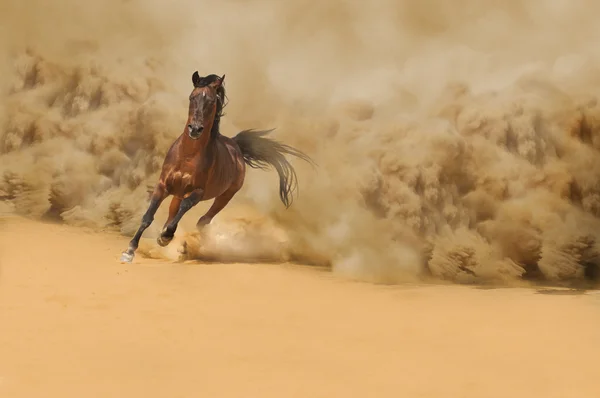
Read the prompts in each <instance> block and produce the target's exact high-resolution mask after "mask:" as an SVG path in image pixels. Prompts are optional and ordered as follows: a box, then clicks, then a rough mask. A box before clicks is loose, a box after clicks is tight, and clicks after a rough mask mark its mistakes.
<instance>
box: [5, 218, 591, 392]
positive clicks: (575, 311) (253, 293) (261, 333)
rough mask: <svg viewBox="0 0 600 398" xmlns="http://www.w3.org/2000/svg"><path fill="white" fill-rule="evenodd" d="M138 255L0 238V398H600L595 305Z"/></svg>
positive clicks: (8, 233)
mask: <svg viewBox="0 0 600 398" xmlns="http://www.w3.org/2000/svg"><path fill="white" fill-rule="evenodd" d="M126 241H127V239H126V238H124V237H120V236H114V235H109V234H101V233H92V232H87V231H82V230H81V229H75V228H71V227H65V226H57V225H51V224H42V223H37V222H31V221H26V220H22V219H19V218H10V219H7V220H6V221H5V222H4V224H2V225H1V226H0V242H1V246H0V267H1V268H0V271H1V274H0V397H3V398H5V397H6V398H20V397H26V398H34V397H62V398H67V397H78V398H79V397H86V398H91V397H103V398H105V397H130V398H131V397H145V398H147V397H261V398H266V397H303V398H304V397H344V398H347V397H361V398H363V397H477V398H484V397H490V398H491V397H498V398H500V397H502V398H506V397H527V398H531V397H544V398H552V397H569V398H575V397H576V398H585V397H590V398H591V397H599V396H600V382H599V381H598V377H597V375H598V366H597V364H598V360H599V359H600V295H599V294H598V293H595V292H586V293H581V292H580V293H579V294H576V292H568V291H564V292H562V293H567V294H540V293H551V292H552V291H539V290H538V291H536V290H529V289H490V290H484V289H476V288H472V287H458V286H394V287H389V286H376V285H369V284H364V283H355V282H349V281H344V280H340V279H338V278H336V277H335V276H334V275H331V274H330V273H328V272H323V271H320V270H315V269H311V268H304V267H298V266H287V265H286V266H282V265H247V264H199V263H194V264H189V263H188V264H178V263H164V262H160V261H157V260H147V259H143V258H140V257H138V258H137V259H136V263H134V264H130V265H123V264H119V263H118V262H117V261H116V259H117V258H118V255H119V253H120V251H121V250H122V249H123V247H125V244H126ZM554 293H561V292H558V291H554Z"/></svg>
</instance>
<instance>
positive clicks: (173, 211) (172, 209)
mask: <svg viewBox="0 0 600 398" xmlns="http://www.w3.org/2000/svg"><path fill="white" fill-rule="evenodd" d="M181 201H182V198H180V197H178V196H173V199H171V204H170V205H169V218H167V221H166V222H165V225H164V226H163V231H164V230H165V229H166V228H167V226H168V225H169V224H170V223H171V221H173V219H174V218H175V216H176V215H177V212H179V207H180V206H181ZM172 239H173V238H171V239H166V238H163V236H162V235H159V236H158V238H156V243H158V245H159V246H163V247H164V246H166V245H168V244H169V243H170V242H171V240H172Z"/></svg>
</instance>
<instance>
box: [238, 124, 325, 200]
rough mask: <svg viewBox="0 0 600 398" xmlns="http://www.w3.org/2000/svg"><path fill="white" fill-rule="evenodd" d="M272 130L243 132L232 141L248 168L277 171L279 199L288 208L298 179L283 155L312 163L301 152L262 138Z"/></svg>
mask: <svg viewBox="0 0 600 398" xmlns="http://www.w3.org/2000/svg"><path fill="white" fill-rule="evenodd" d="M273 130H274V129H271V130H252V129H250V130H243V131H240V132H239V133H238V134H237V135H236V136H235V137H233V140H234V141H235V142H236V143H237V144H238V146H239V147H240V149H241V151H242V155H243V156H244V161H245V162H246V164H247V165H248V166H250V167H252V168H254V169H261V170H265V169H267V168H268V167H269V166H273V167H274V168H275V170H277V174H279V197H280V198H281V201H282V202H283V204H284V205H285V207H286V208H288V207H290V206H291V204H292V201H293V198H292V193H293V191H294V190H296V189H297V187H298V178H297V177H296V171H295V170H294V168H293V167H292V165H291V164H290V162H289V161H288V160H287V159H286V158H285V156H284V155H285V154H288V155H293V156H296V157H298V158H300V159H302V160H305V161H307V162H309V163H311V164H313V165H314V162H313V161H312V160H311V158H310V157H308V155H306V154H305V153H303V152H302V151H299V150H298V149H295V148H292V147H291V146H289V145H286V144H281V143H279V142H277V141H275V140H273V139H271V138H266V137H264V136H265V135H267V134H269V133H270V132H271V131H273Z"/></svg>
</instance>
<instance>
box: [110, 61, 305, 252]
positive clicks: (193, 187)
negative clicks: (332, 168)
mask: <svg viewBox="0 0 600 398" xmlns="http://www.w3.org/2000/svg"><path fill="white" fill-rule="evenodd" d="M224 79H225V75H223V76H222V77H219V76H217V75H213V74H211V75H208V76H206V77H201V76H200V75H199V74H198V72H197V71H196V72H194V74H193V75H192V83H193V84H194V88H193V90H192V93H191V94H190V97H189V111H188V119H187V123H186V127H185V129H184V131H183V133H182V134H181V135H180V136H179V137H178V138H177V139H176V140H175V142H173V144H172V145H171V147H170V148H169V150H168V152H167V155H166V156H165V160H164V162H163V166H162V172H161V174H160V177H159V180H158V184H156V187H155V188H154V192H153V193H152V196H151V199H150V205H149V206H148V210H147V211H146V213H145V214H144V216H143V217H142V222H141V224H140V227H139V228H138V230H137V232H136V233H135V235H134V236H133V238H132V239H131V241H130V242H129V248H128V249H127V250H126V251H124V252H123V254H122V256H121V261H123V262H128V263H129V262H131V261H132V260H133V257H134V255H135V251H136V250H137V248H138V245H139V241H140V238H141V237H142V234H143V233H144V231H145V230H146V229H147V228H148V227H149V226H150V225H151V224H152V221H154V215H155V214H156V211H157V210H158V208H159V207H160V205H161V203H162V202H163V200H165V199H166V198H167V197H168V196H169V195H173V199H172V200H171V205H170V206H169V218H168V219H167V222H166V223H165V225H164V227H163V230H162V232H161V234H160V236H159V237H158V238H157V242H158V244H159V245H160V246H166V245H168V244H169V242H171V241H172V240H173V237H174V236H175V231H176V230H177V225H178V223H179V221H180V220H181V218H182V217H183V216H184V215H185V213H186V212H187V211H188V210H190V209H191V208H192V207H194V206H195V205H196V204H198V202H200V201H204V200H210V199H215V200H214V202H213V204H212V206H211V207H210V209H208V211H207V212H206V214H204V215H203V216H202V217H200V219H199V220H198V222H197V224H196V226H197V227H198V229H201V228H202V227H203V226H205V225H207V224H209V223H210V222H211V221H212V219H213V218H214V217H215V216H216V215H217V214H218V213H219V212H220V211H221V210H223V208H224V207H225V206H227V204H228V203H229V201H230V200H231V198H233V196H234V195H235V194H236V193H237V192H238V191H239V190H240V189H241V188H242V185H243V184H244V177H245V175H246V165H248V166H250V167H252V168H257V169H263V170H264V169H266V168H268V167H269V166H272V167H273V168H275V170H276V171H277V173H278V174H279V197H280V198H281V201H282V202H283V204H284V205H285V207H286V208H289V206H290V205H291V204H292V200H293V199H292V194H293V191H294V190H295V189H296V187H297V177H296V172H295V170H294V168H293V167H292V165H291V164H290V163H289V161H288V160H287V159H286V158H285V156H284V154H289V155H293V156H296V157H298V158H300V159H302V160H305V161H307V162H309V163H313V162H312V160H311V159H310V157H308V156H307V155H306V154H304V153H303V152H301V151H299V150H297V149H294V148H292V147H291V146H289V145H285V144H281V143H279V142H277V141H275V140H272V139H269V138H266V137H264V136H265V135H267V134H268V133H270V132H271V131H273V130H252V129H251V130H243V131H241V132H240V133H238V134H237V135H236V136H235V137H233V138H229V137H225V136H223V135H221V133H220V131H219V123H220V120H221V116H222V115H223V108H224V106H225V103H224V101H225V98H226V96H225V87H224V85H223V81H224Z"/></svg>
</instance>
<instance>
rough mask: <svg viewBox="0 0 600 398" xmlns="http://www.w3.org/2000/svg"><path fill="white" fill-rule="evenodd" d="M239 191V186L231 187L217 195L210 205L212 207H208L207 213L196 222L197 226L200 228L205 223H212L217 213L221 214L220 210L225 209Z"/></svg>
mask: <svg viewBox="0 0 600 398" xmlns="http://www.w3.org/2000/svg"><path fill="white" fill-rule="evenodd" d="M237 191H239V188H237V189H229V190H227V191H225V192H224V193H223V194H221V196H217V197H216V198H215V201H214V202H213V204H212V206H211V207H210V209H208V211H207V212H206V214H204V215H203V216H202V217H200V219H199V220H198V222H197V223H196V228H198V229H199V230H200V229H202V227H204V226H205V225H208V224H210V222H211V221H212V219H213V218H214V217H215V216H216V215H217V214H219V212H220V211H221V210H223V209H224V208H225V206H227V204H228V203H229V201H230V200H231V198H233V196H234V195H235V194H236V193H237Z"/></svg>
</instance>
